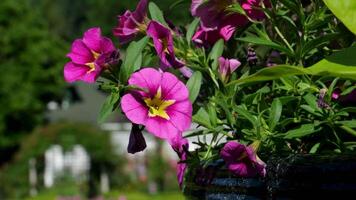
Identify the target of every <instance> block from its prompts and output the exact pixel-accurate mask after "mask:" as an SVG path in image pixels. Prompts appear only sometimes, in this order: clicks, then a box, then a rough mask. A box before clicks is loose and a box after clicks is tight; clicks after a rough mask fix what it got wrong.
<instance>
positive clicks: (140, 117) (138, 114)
mask: <svg viewBox="0 0 356 200" xmlns="http://www.w3.org/2000/svg"><path fill="white" fill-rule="evenodd" d="M137 98H138V97H136V98H135V97H134V96H133V95H132V94H126V95H124V96H123V97H122V99H121V109H122V111H123V112H124V113H125V115H126V117H127V118H128V119H129V120H130V121H131V122H133V123H135V124H141V125H145V124H146V121H147V118H148V108H147V107H145V106H144V105H143V104H142V103H141V102H139V100H138V99H137Z"/></svg>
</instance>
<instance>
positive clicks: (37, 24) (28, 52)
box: [0, 0, 190, 200]
mask: <svg viewBox="0 0 356 200" xmlns="http://www.w3.org/2000/svg"><path fill="white" fill-rule="evenodd" d="M154 2H155V3H156V4H157V5H158V6H159V7H160V8H161V9H162V10H163V11H164V12H165V14H166V17H167V19H169V20H171V21H172V22H173V23H174V24H175V25H178V26H184V25H185V24H187V23H188V22H189V20H190V14H189V1H187V3H185V4H182V5H179V6H177V7H175V8H173V9H170V6H171V5H172V4H173V3H174V2H175V0H156V1H154ZM136 4H137V0H130V1H127V0H1V1H0V69H1V73H0V105H1V108H0V199H61V198H62V199H66V198H67V197H68V198H72V197H75V198H78V199H87V198H98V199H100V198H101V199H102V198H106V199H118V198H119V199H120V198H121V199H122V200H123V199H148V198H150V199H152V198H153V199H166V198H174V199H179V198H182V197H181V195H180V192H179V189H178V187H177V183H176V180H175V171H174V167H169V166H170V165H171V164H170V163H168V162H170V161H167V160H165V159H163V158H161V157H158V158H156V157H157V155H160V154H155V153H147V155H146V158H145V159H147V160H150V162H148V164H147V168H148V170H147V171H148V179H152V180H153V181H155V180H158V181H156V182H161V183H160V184H161V185H162V184H164V185H165V187H162V188H161V187H158V192H155V193H154V194H152V192H151V194H148V191H149V188H148V182H150V181H149V180H144V181H132V180H133V179H132V178H130V173H126V172H125V166H126V167H127V162H128V161H127V159H126V157H125V151H122V153H123V154H122V155H121V154H118V153H117V152H115V150H114V149H115V148H117V147H116V146H115V144H114V145H113V144H112V137H110V134H108V133H105V130H102V129H101V128H100V127H99V126H98V125H97V124H96V123H94V122H92V121H90V120H87V121H86V120H82V122H81V123H80V124H78V123H77V122H76V121H72V119H71V118H68V119H66V118H65V117H62V118H61V119H60V120H52V119H51V116H49V114H48V113H49V110H51V109H57V107H58V105H60V106H61V108H64V107H65V108H67V109H69V110H70V109H71V107H70V106H68V105H67V104H68V102H75V101H78V99H81V97H80V95H77V93H78V91H76V88H77V85H69V84H67V83H65V82H64V80H63V75H62V74H63V66H64V64H65V63H66V62H68V59H67V58H66V57H65V55H66V53H68V52H69V50H70V46H71V42H72V41H73V40H74V39H76V38H80V37H81V35H82V33H83V32H84V31H85V30H86V29H88V28H90V27H94V26H99V27H101V28H102V30H103V34H104V35H106V36H107V37H110V38H112V39H113V40H114V42H115V44H116V45H117V46H118V41H117V39H115V38H113V37H112V34H111V30H112V28H113V27H115V26H116V24H117V15H119V14H122V13H123V12H124V11H125V10H127V9H130V10H133V9H134V8H135V7H136ZM121 50H122V51H124V47H122V49H121ZM92 88H94V89H95V86H93V87H92ZM96 92H97V91H96ZM101 95H102V96H105V95H104V94H101ZM101 103H102V102H100V101H98V102H96V104H98V105H96V106H98V107H100V104H101ZM53 106H54V107H53ZM73 112H74V111H73ZM77 114H78V113H77ZM80 114H81V113H79V115H80ZM50 115H51V114H50ZM82 115H85V114H84V113H82ZM64 116H65V115H64ZM80 117H81V116H79V118H80ZM94 117H95V116H94ZM83 118H85V117H84V116H83ZM118 119H120V118H118ZM68 121H69V122H68ZM70 122H72V123H70ZM87 123H90V124H87ZM78 144H80V145H82V146H83V147H84V148H85V150H86V151H87V153H88V154H89V156H90V158H91V159H90V166H91V168H90V170H89V172H88V173H89V177H87V178H84V179H83V180H82V181H79V182H78V181H77V180H74V179H73V177H71V175H68V174H67V175H66V173H64V174H63V175H61V176H60V178H57V179H58V180H56V183H55V184H53V186H52V187H51V188H46V187H44V185H43V180H42V179H41V176H42V175H43V171H44V168H45V166H44V163H45V152H46V150H48V149H49V148H51V146H52V145H60V146H61V149H62V150H63V152H66V151H70V150H72V149H73V148H74V147H75V146H76V145H78ZM156 144H158V145H157V146H158V147H159V146H160V144H159V143H158V142H156ZM123 149H125V147H123ZM155 156H156V157H155ZM31 160H32V161H31ZM33 162H35V164H33ZM31 163H32V164H31ZM30 166H32V167H33V168H34V169H35V171H36V173H37V174H36V180H35V184H34V183H31V180H32V179H33V177H32V179H31V178H30V176H31V175H30V168H31V167H30ZM163 168H167V170H166V171H167V173H168V174H171V175H170V176H166V174H164V173H161V172H162V169H163ZM103 169H104V171H106V172H107V173H108V177H109V179H110V191H106V192H105V193H103V192H102V191H100V183H99V182H100V180H101V178H100V176H101V174H100V173H101V172H102V171H103ZM160 176H161V177H160ZM167 177H168V178H167ZM32 181H33V180H32ZM162 181H163V182H162ZM31 184H32V185H31ZM160 184H158V185H160ZM31 191H32V192H31ZM152 195H153V196H152ZM31 196H32V197H31Z"/></svg>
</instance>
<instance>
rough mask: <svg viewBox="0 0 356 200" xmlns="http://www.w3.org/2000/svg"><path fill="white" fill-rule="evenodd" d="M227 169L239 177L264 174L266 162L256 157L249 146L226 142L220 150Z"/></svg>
mask: <svg viewBox="0 0 356 200" xmlns="http://www.w3.org/2000/svg"><path fill="white" fill-rule="evenodd" d="M220 156H221V157H222V158H223V159H224V161H225V163H226V165H227V167H228V169H229V170H230V171H231V172H232V173H234V174H235V175H237V176H240V177H254V176H256V175H260V176H265V175H266V164H265V163H264V162H263V161H262V160H261V159H259V158H258V156H257V155H256V153H255V152H254V149H253V148H252V147H251V146H248V147H246V146H245V145H243V144H240V143H238V142H228V143H226V144H225V146H224V147H223V149H222V150H221V152H220Z"/></svg>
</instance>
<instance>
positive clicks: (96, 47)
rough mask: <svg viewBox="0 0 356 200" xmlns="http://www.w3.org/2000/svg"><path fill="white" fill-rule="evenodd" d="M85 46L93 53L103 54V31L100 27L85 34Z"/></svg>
mask: <svg viewBox="0 0 356 200" xmlns="http://www.w3.org/2000/svg"><path fill="white" fill-rule="evenodd" d="M83 42H84V44H85V45H86V46H87V47H89V48H90V49H91V50H92V51H95V52H97V53H101V30H100V28H98V27H94V28H91V29H89V30H87V31H86V32H85V33H84V37H83Z"/></svg>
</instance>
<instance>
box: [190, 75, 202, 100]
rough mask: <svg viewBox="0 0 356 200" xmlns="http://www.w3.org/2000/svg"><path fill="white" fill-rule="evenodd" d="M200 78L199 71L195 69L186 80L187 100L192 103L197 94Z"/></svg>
mask: <svg viewBox="0 0 356 200" xmlns="http://www.w3.org/2000/svg"><path fill="white" fill-rule="evenodd" d="M202 79H203V76H202V74H201V73H200V72H199V71H196V72H194V74H193V75H192V77H190V79H189V80H188V82H187V88H188V90H189V100H190V101H191V102H192V103H194V101H195V100H196V99H197V97H198V95H199V91H200V87H201V82H202Z"/></svg>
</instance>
